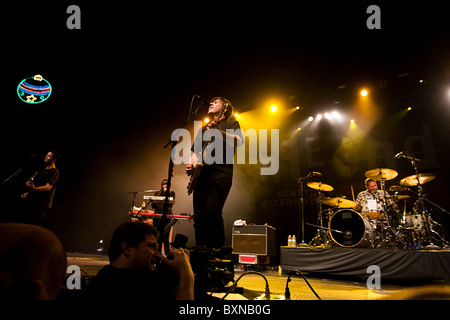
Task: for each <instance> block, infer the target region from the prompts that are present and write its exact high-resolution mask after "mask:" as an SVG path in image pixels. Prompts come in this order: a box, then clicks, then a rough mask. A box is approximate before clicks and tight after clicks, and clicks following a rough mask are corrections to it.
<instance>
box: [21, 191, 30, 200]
mask: <svg viewBox="0 0 450 320" xmlns="http://www.w3.org/2000/svg"><path fill="white" fill-rule="evenodd" d="M20 197H21V198H22V199H26V198H28V192H25V193H24V194H22V195H21V196H20Z"/></svg>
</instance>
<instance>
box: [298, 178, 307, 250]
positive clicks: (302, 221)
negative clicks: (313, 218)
mask: <svg viewBox="0 0 450 320" xmlns="http://www.w3.org/2000/svg"><path fill="white" fill-rule="evenodd" d="M308 177H309V174H308V175H307V176H306V177H302V178H299V179H298V183H299V193H300V207H299V209H300V228H301V232H302V242H300V243H299V244H298V246H299V247H308V246H309V245H308V244H307V243H305V217H304V198H303V181H304V180H305V179H307V178H308ZM297 238H298V235H297Z"/></svg>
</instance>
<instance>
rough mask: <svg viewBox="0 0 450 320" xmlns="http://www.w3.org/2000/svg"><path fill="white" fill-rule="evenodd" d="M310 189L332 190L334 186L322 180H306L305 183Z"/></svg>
mask: <svg viewBox="0 0 450 320" xmlns="http://www.w3.org/2000/svg"><path fill="white" fill-rule="evenodd" d="M306 185H307V186H308V187H310V188H311V189H315V190H320V191H333V190H334V188H333V187H332V186H330V185H328V184H325V183H322V182H308V183H307V184H306Z"/></svg>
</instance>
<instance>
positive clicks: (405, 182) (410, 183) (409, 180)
mask: <svg viewBox="0 0 450 320" xmlns="http://www.w3.org/2000/svg"><path fill="white" fill-rule="evenodd" d="M417 178H418V179H417ZM434 178H436V175H434V174H432V173H420V174H419V177H417V175H415V174H414V175H412V176H409V177H406V178H403V179H402V180H400V185H402V186H407V187H414V186H417V185H418V184H419V180H420V184H424V183H427V182H430V181H431V180H434Z"/></svg>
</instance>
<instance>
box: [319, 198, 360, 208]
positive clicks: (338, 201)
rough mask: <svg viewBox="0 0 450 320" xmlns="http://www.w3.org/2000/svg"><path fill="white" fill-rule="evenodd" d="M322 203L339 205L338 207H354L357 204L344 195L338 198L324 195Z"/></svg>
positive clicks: (332, 205) (333, 205)
mask: <svg viewBox="0 0 450 320" xmlns="http://www.w3.org/2000/svg"><path fill="white" fill-rule="evenodd" d="M322 203H324V204H326V205H328V206H331V207H338V208H353V207H354V206H355V205H356V203H355V202H354V201H352V200H349V199H346V198H344V197H337V198H330V197H324V198H322Z"/></svg>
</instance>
